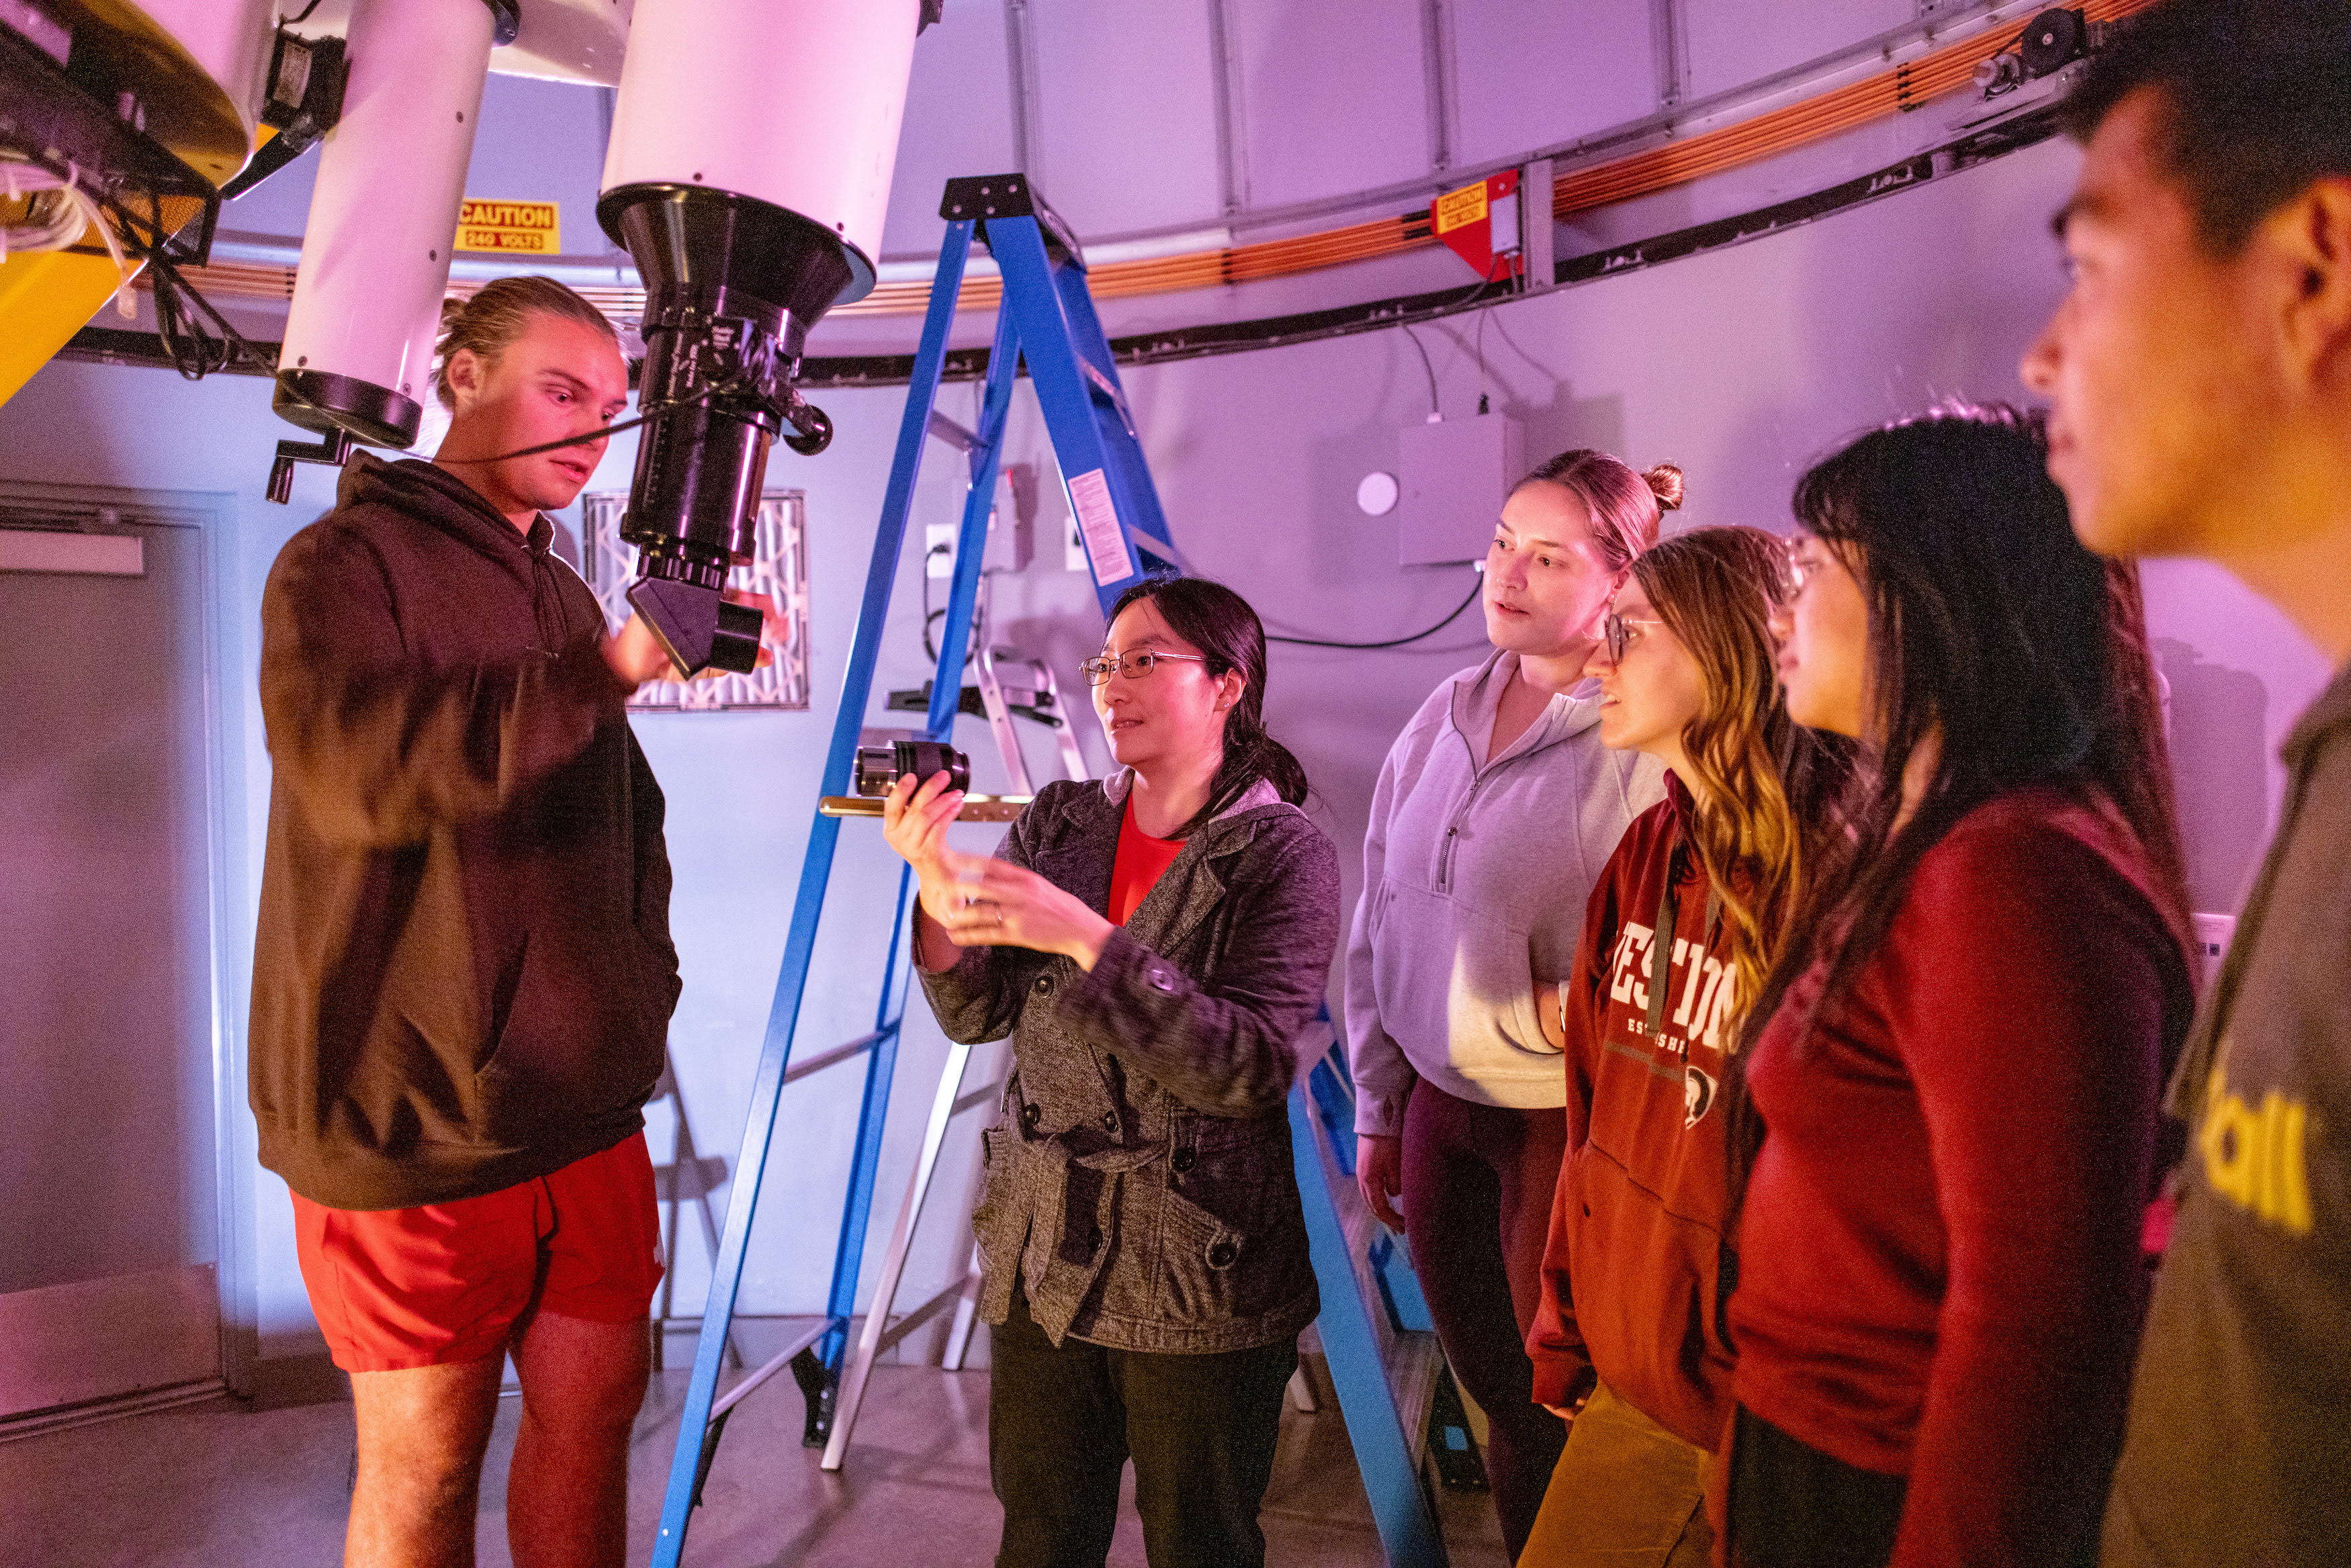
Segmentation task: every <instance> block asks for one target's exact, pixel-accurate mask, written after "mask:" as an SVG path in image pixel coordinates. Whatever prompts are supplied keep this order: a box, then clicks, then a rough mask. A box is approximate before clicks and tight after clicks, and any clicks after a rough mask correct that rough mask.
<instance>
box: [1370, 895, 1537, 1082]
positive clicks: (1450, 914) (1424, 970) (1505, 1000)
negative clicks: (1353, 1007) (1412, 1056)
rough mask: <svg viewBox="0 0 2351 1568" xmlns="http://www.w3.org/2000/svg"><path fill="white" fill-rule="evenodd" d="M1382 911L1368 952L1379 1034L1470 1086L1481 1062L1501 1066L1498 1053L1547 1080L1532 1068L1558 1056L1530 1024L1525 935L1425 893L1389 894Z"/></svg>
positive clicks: (1531, 970) (1531, 1001)
mask: <svg viewBox="0 0 2351 1568" xmlns="http://www.w3.org/2000/svg"><path fill="white" fill-rule="evenodd" d="M1390 902H1391V904H1392V905H1393V907H1392V908H1390V909H1387V910H1386V911H1385V913H1386V917H1387V918H1386V919H1385V920H1384V930H1383V933H1382V934H1381V936H1380V937H1379V938H1378V939H1377V940H1374V943H1373V945H1372V987H1373V993H1374V996H1375V997H1376V998H1377V999H1378V1002H1379V1009H1380V1026H1381V1027H1382V1028H1383V1029H1384V1030H1386V1032H1387V1033H1388V1034H1389V1035H1390V1036H1391V1037H1392V1038H1394V1039H1396V1040H1399V1041H1407V1042H1410V1043H1411V1044H1413V1046H1414V1048H1415V1049H1416V1050H1419V1051H1426V1052H1428V1053H1430V1054H1436V1055H1439V1056H1441V1057H1443V1058H1444V1059H1445V1060H1447V1062H1448V1063H1450V1064H1452V1065H1454V1066H1455V1067H1456V1068H1457V1069H1458V1070H1462V1071H1464V1072H1467V1073H1468V1074H1469V1075H1472V1076H1475V1075H1477V1074H1476V1068H1477V1066H1478V1065H1479V1063H1480V1059H1481V1058H1483V1059H1485V1064H1487V1065H1489V1066H1502V1065H1503V1061H1502V1060H1499V1059H1496V1058H1495V1057H1494V1048H1495V1046H1497V1045H1501V1046H1507V1047H1509V1048H1510V1054H1512V1055H1516V1054H1520V1053H1523V1054H1524V1055H1523V1058H1522V1059H1521V1060H1520V1061H1519V1062H1517V1063H1515V1064H1511V1065H1512V1066H1515V1067H1517V1068H1518V1069H1519V1070H1521V1071H1556V1070H1557V1069H1556V1067H1555V1065H1551V1064H1543V1065H1540V1066H1539V1065H1538V1064H1537V1063H1536V1061H1535V1060H1533V1059H1534V1058H1537V1057H1545V1058H1552V1059H1553V1061H1554V1062H1555V1059H1556V1056H1557V1053H1555V1052H1553V1051H1552V1049H1551V1046H1550V1044H1549V1042H1547V1041H1545V1040H1544V1039H1543V1036H1542V1030H1541V1027H1540V1025H1538V1024H1537V1023H1536V1021H1535V1012H1534V968H1533V964H1532V961H1531V953H1532V946H1531V937H1530V934H1529V933H1528V932H1526V931H1524V930H1521V929H1519V928H1518V927H1517V926H1515V925H1513V924H1511V923H1510V922H1509V921H1506V920H1500V919H1494V918H1493V917H1491V916H1489V915H1487V914H1485V913H1484V912H1483V911H1481V910H1479V909H1476V908H1474V907H1472V906H1470V905H1468V904H1464V903H1462V902H1461V901H1459V900H1458V899H1455V898H1447V897H1446V896H1445V895H1443V894H1441V893H1437V892H1432V891H1429V890H1427V889H1426V888H1410V887H1399V888H1395V889H1394V892H1393V895H1392V897H1391V900H1390ZM1508 1070H1509V1069H1508V1068H1506V1069H1505V1071H1506V1074H1507V1072H1508Z"/></svg>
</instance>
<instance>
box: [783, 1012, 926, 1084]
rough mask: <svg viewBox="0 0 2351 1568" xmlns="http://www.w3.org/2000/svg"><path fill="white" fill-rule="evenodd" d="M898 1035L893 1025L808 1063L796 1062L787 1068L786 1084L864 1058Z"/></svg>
mask: <svg viewBox="0 0 2351 1568" xmlns="http://www.w3.org/2000/svg"><path fill="white" fill-rule="evenodd" d="M895 1033H898V1026H897V1025H896V1024H894V1023H893V1024H892V1025H890V1027H889V1028H887V1029H876V1030H875V1031H874V1032H873V1033H871V1034H861V1035H859V1036H858V1037H857V1038H856V1039H854V1040H852V1041H851V1042H850V1043H849V1044H846V1045H836V1046H834V1047H833V1048H832V1049H831V1050H830V1051H820V1052H818V1053H817V1054H815V1055H813V1056H811V1057H810V1058H809V1059H808V1060H807V1061H805V1062H795V1063H793V1064H791V1065H790V1066H789V1067H787V1068H785V1069H784V1082H785V1083H787V1084H789V1083H791V1082H792V1081H793V1080H794V1079H797V1078H805V1077H807V1076H808V1075H810V1073H821V1072H822V1071H824V1070H825V1069H826V1068H827V1067H830V1066H832V1065H834V1064H836V1063H841V1062H846V1061H848V1060H849V1059H850V1058H851V1057H852V1056H862V1055H863V1054H865V1053H866V1052H868V1051H871V1050H872V1049H873V1047H875V1046H876V1045H879V1044H882V1042H883V1041H884V1040H887V1039H889V1038H890V1036H892V1035H893V1034H895Z"/></svg>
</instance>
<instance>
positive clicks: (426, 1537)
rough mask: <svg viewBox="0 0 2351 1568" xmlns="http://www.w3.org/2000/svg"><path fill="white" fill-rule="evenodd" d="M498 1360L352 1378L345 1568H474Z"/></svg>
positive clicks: (502, 1361)
mask: <svg viewBox="0 0 2351 1568" xmlns="http://www.w3.org/2000/svg"><path fill="white" fill-rule="evenodd" d="M504 1366H505V1358H504V1357H503V1356H491V1357H489V1358H488V1359H486V1360H483V1361H466V1362H460V1363H458V1364H456V1365H455V1366H419V1367H413V1368H410V1369H407V1370H403V1371H399V1372H355V1373H353V1374H352V1375H351V1403H352V1405H353V1406H354V1407H356V1409H357V1411H358V1416H359V1443H360V1462H359V1477H358V1480H357V1482H356V1483H355V1484H354V1485H353V1487H352V1489H351V1521H350V1529H349V1531H348V1532H346V1534H345V1536H344V1538H343V1563H344V1568H473V1563H474V1512H475V1505H476V1503H477V1502H478V1501H479V1499H480V1496H481V1490H482V1454H483V1451H484V1450H485V1449H486V1448H487V1447H488V1446H489V1440H490V1424H491V1422H492V1421H493V1420H495V1419H496V1417H497V1410H498V1374H499V1372H500V1371H501V1370H502V1369H503V1368H504Z"/></svg>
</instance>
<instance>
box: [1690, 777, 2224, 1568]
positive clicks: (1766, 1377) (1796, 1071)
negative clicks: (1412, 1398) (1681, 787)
mask: <svg viewBox="0 0 2351 1568" xmlns="http://www.w3.org/2000/svg"><path fill="white" fill-rule="evenodd" d="M2152 888H2153V883H2152V879H2151V877H2150V876H2149V874H2148V872H2147V867H2146V864H2145V859H2144V857H2143V856H2142V855H2141V854H2140V853H2139V851H2138V850H2137V846H2136V841H2135V840H2134V839H2133V838H2132V836H2130V835H2129V834H2128V833H2127V832H2126V830H2125V829H2124V828H2123V827H2122V826H2121V825H2120V824H2119V822H2118V821H2116V818H2115V816H2114V815H2113V813H2112V812H2111V811H2105V810H2100V809H2095V808H2094V807H2092V806H2090V805H2085V804H2083V803H2082V802H2080V801H2079V800H2078V799H2076V798H2074V797H2073V796H2070V795H2068V794H2064V793H2062V792H2060V791H2058V790H2056V789H2054V788H2051V787H2047V786H2035V787H2032V788H2028V789H2022V790H2018V791H2014V792H2011V793H2010V794H2006V795H2002V796H2001V797H1999V798H1997V799H1995V800H1993V801H1991V802H1989V803H1987V804H1986V805H1982V806H1980V807H1978V808H1977V809H1976V810H1974V811H1973V812H1970V814H1969V815H1967V816H1965V817H1964V818H1962V819H1961V820H1960V821H1959V823H1958V825H1956V826H1954V827H1953V828H1952V829H1951V830H1950V832H1949V834H1948V835H1947V836H1945V837H1944V838H1943V840H1942V841H1941V842H1940V843H1938V845H1936V846H1935V847H1934V848H1933V849H1931V850H1930V851H1928V854H1927V855H1926V856H1924V857H1922V858H1921V859H1920V861H1919V863H1918V867H1917V872H1916V874H1915V876H1914V877H1913V878H1912V880H1911V883H1910V886H1909V888H1908V889H1907V892H1906V894H1905V896H1904V898H1903V902H1902V905H1901V907H1900V909H1899V910H1898V911H1897V913H1896V916H1895V919H1894V921H1893V923H1892V925H1891V927H1890V928H1889V929H1888V930H1887V932H1886V937H1885V940H1884V941H1883V944H1882V945H1881V946H1880V947H1879V949H1878V950H1877V951H1876V953H1875V954H1874V955H1873V956H1872V957H1871V958H1870V959H1869V961H1867V962H1866V964H1865V966H1864V968H1863V969H1862V971H1860V972H1859V974H1858V975H1856V977H1855V980H1854V981H1853V982H1852V985H1851V988H1850V990H1849V992H1847V994H1846V995H1845V996H1844V998H1843V999H1842V1000H1840V1001H1838V1002H1835V1003H1834V1004H1832V1005H1831V1006H1830V1007H1829V1008H1828V1009H1827V1010H1826V1011H1825V1012H1824V1014H1823V1017H1822V1018H1821V1019H1820V1020H1819V1021H1818V1023H1816V1024H1815V1026H1814V1027H1813V1031H1812V1032H1811V1033H1810V1034H1809V1035H1808V1036H1806V1037H1804V1038H1802V1039H1799V1038H1798V1037H1797V1036H1798V1033H1799V1030H1800V1028H1801V1026H1802V1020H1803V1019H1804V1018H1805V1017H1806V1016H1807V1015H1808V1014H1809V1013H1810V1012H1811V1011H1812V1002H1813V997H1814V996H1816V995H1817V994H1818V990H1819V985H1820V981H1821V978H1822V971H1820V970H1818V969H1815V970H1814V971H1813V972H1812V973H1811V974H1810V975H1808V976H1806V977H1805V978H1804V979H1802V980H1801V981H1799V982H1798V983H1797V985H1796V986H1795V987H1793V988H1792V990H1791V992H1790V993H1789V995H1788V997H1787V999H1786V1001H1785V1002H1784V1003H1783V1004H1782V1007H1781V1008H1780V1009H1779V1011H1778V1012H1776V1013H1775V1014H1774V1015H1773V1017H1772V1020H1771V1024H1770V1025H1769V1026H1768V1027H1767V1029H1766V1030H1765V1032H1764V1033H1763V1034H1762V1036H1761V1038H1760V1039H1759V1040H1758V1042H1757V1044H1756V1046H1755V1051H1754V1055H1753V1059H1752V1061H1751V1062H1750V1065H1749V1083H1750V1088H1751V1091H1752V1094H1753V1096H1754V1101H1755V1105H1756V1106H1757V1108H1758V1109H1759V1110H1760V1111H1761V1114H1762V1116H1763V1119H1764V1122H1765V1125H1766V1127H1767V1128H1768V1129H1769V1130H1768V1133H1767V1136H1766V1137H1765V1140H1764V1144H1763V1147H1762V1152H1761V1155H1760V1157H1759V1158H1758V1160H1757V1163H1756V1166H1755V1169H1754V1172H1753V1175H1752V1177H1751V1179H1750V1185H1749V1188H1748V1195H1747V1201H1746V1206H1745V1210H1744V1213H1743V1215H1742V1218H1741V1228H1740V1258H1741V1277H1740V1284H1739V1289H1738V1291H1737V1293H1736V1294H1735V1295H1734V1296H1733V1297H1732V1302H1731V1310H1730V1321H1731V1328H1732V1338H1733V1341H1734V1343H1735V1344H1736V1345H1737V1347H1738V1354H1739V1358H1738V1365H1737V1370H1736V1372H1735V1373H1734V1375H1733V1382H1732V1388H1733V1393H1734V1395H1735V1397H1737V1399H1738V1401H1739V1402H1740V1404H1741V1405H1743V1406H1745V1407H1747V1408H1748V1409H1750V1410H1751V1411H1753V1412H1754V1413H1755V1414H1756V1415H1758V1416H1760V1417H1762V1418H1763V1419H1765V1420H1767V1421H1770V1422H1771V1423H1772V1424H1773V1425H1774V1426H1777V1427H1778V1428H1781V1429H1782V1430H1783V1431H1785V1432H1787V1433H1789V1434H1790V1435H1791V1436H1793V1437H1795V1438H1799V1439H1801V1440H1802V1441H1804V1442H1806V1443H1809V1444H1811V1445H1812V1446H1813V1447H1814V1448H1816V1449H1822V1450H1823V1451H1824V1452H1826V1453H1829V1454H1831V1455H1833V1456H1834V1457H1835V1458H1837V1459H1842V1460H1844V1462H1845V1463H1847V1464H1850V1465H1854V1466H1856V1467H1858V1468H1860V1469H1869V1470H1876V1471H1880V1472H1885V1473H1889V1474H1907V1476H1908V1477H1909V1489H1908V1494H1907V1501H1906V1503H1905V1506H1904V1511H1903V1517H1902V1524H1901V1530H1900V1533H1899V1535H1898V1537H1897V1539H1896V1547H1895V1552H1894V1557H1893V1563H1895V1564H1897V1565H1903V1568H1917V1565H1921V1564H1929V1563H1932V1564H1958V1563H1983V1564H2002V1565H2014V1564H2030V1563H2042V1562H2044V1561H2053V1560H2054V1557H2055V1554H2058V1553H2061V1552H2063V1551H2064V1549H2065V1548H2066V1547H2067V1546H2068V1545H2069V1544H2070V1543H2072V1542H2075V1541H2077V1540H2078V1539H2079V1538H2080V1537H2081V1536H2082V1534H2083V1533H2084V1532H2085V1531H2086V1530H2088V1529H2090V1528H2092V1527H2093V1526H2094V1525H2095V1521H2096V1518H2097V1512H2098V1508H2099V1505H2100V1503H2101V1501H2102V1499H2103V1494H2104V1491H2105V1484H2106V1479H2107V1475H2108V1472H2109V1470H2110V1469H2111V1467H2112V1464H2113V1461H2114V1458H2115V1455H2116V1450H2117V1449H2118V1447H2119V1445H2120V1442H2121V1436H2122V1421H2123V1408H2124V1403H2125V1399H2126V1392H2127V1387H2128V1381H2129V1376H2130V1369H2131V1363H2132V1358H2133V1355H2134V1352H2135V1351H2136V1348H2137V1341H2138V1329H2139V1321H2140V1315H2141V1311H2142V1308H2143V1304H2144V1298H2145V1279H2146V1272H2145V1266H2144V1264H2143V1263H2142V1262H2141V1259H2140V1252H2139V1234H2140V1220H2141V1214H2142V1210H2143V1209H2144V1207H2145V1204H2146V1201H2147V1190H2148V1175H2149V1169H2148V1168H2149V1164H2150V1161H2151V1158H2152V1148H2153V1142H2154V1136H2155V1126H2156V1115H2157V1112H2156V1104H2157V1089H2158V1075H2159V1068H2158V1062H2159V1060H2160V1056H2161V1054H2162V1047H2163V1043H2164V1042H2165V1040H2166V1039H2167V1038H2171V1039H2176V1038H2178V1037H2179V1031H2181V1030H2183V1029H2184V1028H2185V1026H2186V1022H2187V1018H2188V1014H2189V1008H2190V1006H2191V1004H2192V996H2191V992H2190V985H2189V969H2188V960H2187V953H2186V949H2185V947H2184V944H2183V941H2182V940H2181V937H2180V935H2179V932H2178V931H2177V930H2176V929H2174V928H2173V927H2172V926H2171V925H2170V924H2169V923H2168V921H2167V920H2166V919H2165V917H2164V915H2163V914H2162V913H2161V912H2160V911H2161V909H2162V908H2163V906H2162V903H2161V901H2160V900H2159V899H2158V898H2157V897H2156V896H2155V894H2154V892H2153V891H2152Z"/></svg>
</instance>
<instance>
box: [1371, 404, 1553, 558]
mask: <svg viewBox="0 0 2351 1568" xmlns="http://www.w3.org/2000/svg"><path fill="white" fill-rule="evenodd" d="M1396 445H1397V447H1398V449H1399V450H1398V462H1397V465H1396V468H1397V472H1396V483H1397V486H1398V488H1399V489H1400V490H1401V491H1402V492H1403V495H1402V497H1401V498H1400V499H1399V501H1398V503H1397V506H1396V559H1397V561H1398V563H1399V564H1401V565H1403V566H1435V565H1438V564H1440V563H1445V562H1453V561H1474V560H1477V559H1479V557H1480V556H1484V555H1485V553H1486V546H1487V544H1488V542H1489V541H1490V540H1491V539H1492V538H1493V536H1494V520H1495V518H1496V517H1498V516H1499V515H1500V514H1501V510H1502V503H1503V502H1505V501H1507V500H1509V499H1510V487H1511V486H1512V485H1514V484H1516V483H1518V482H1519V481H1520V480H1521V479H1524V478H1525V477H1526V438H1525V435H1524V433H1523V432H1522V431H1520V426H1519V421H1516V420H1514V419H1511V418H1510V417H1509V416H1508V415H1506V414H1479V415H1478V416H1477V417H1475V418H1474V419H1466V420H1447V421H1443V422H1441V423H1431V424H1425V425H1407V426H1405V429H1404V431H1402V432H1401V434H1400V436H1399V438H1398V440H1397V442H1396Z"/></svg>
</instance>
